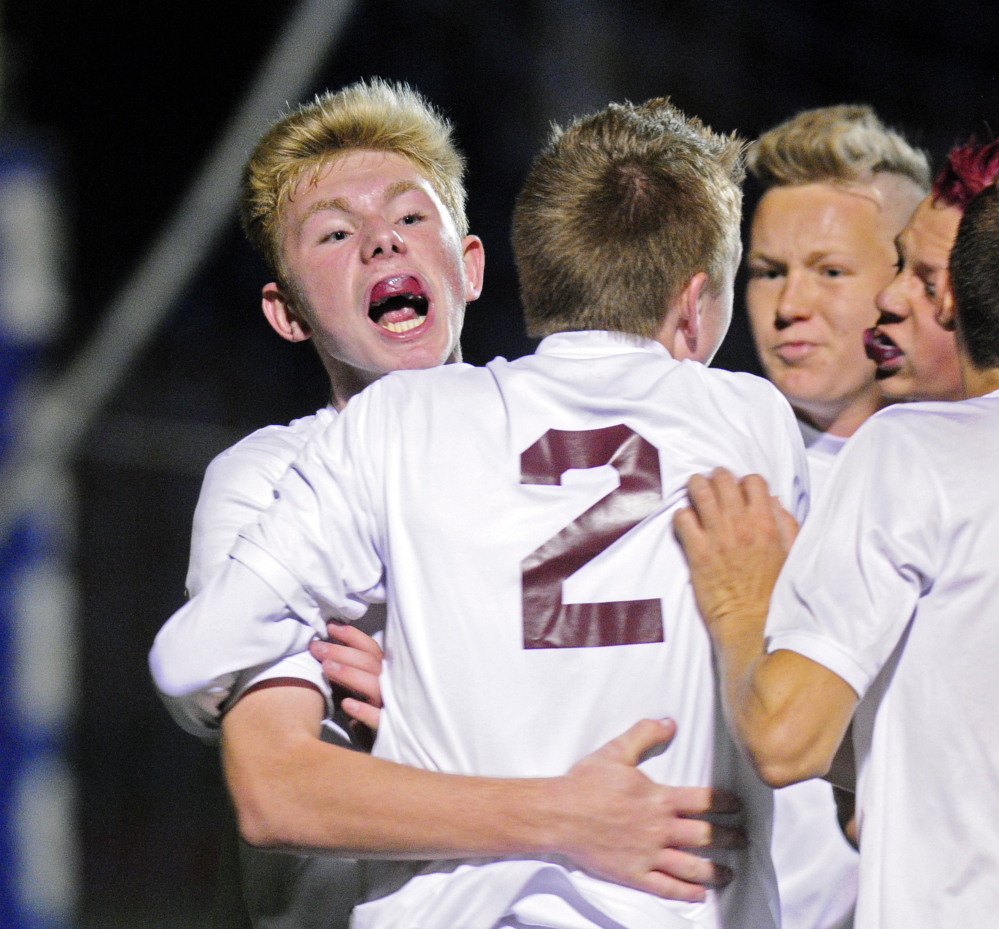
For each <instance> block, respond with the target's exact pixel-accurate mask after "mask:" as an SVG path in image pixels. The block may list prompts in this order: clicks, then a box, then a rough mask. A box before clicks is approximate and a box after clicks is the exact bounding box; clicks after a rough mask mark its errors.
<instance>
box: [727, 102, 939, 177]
mask: <svg viewBox="0 0 999 929" xmlns="http://www.w3.org/2000/svg"><path fill="white" fill-rule="evenodd" d="M746 160H747V166H748V168H749V171H750V173H751V174H752V175H753V177H755V178H756V179H757V180H758V181H759V182H760V183H761V184H762V185H763V186H764V187H765V188H768V189H769V188H770V187H788V186H792V185H794V184H813V183H820V182H822V181H832V182H836V181H840V182H844V183H865V182H869V181H870V180H871V178H872V177H873V176H874V175H875V174H881V173H886V174H896V175H899V176H901V177H906V178H909V180H911V181H913V182H914V183H915V184H916V185H918V187H919V188H920V189H921V190H923V191H926V190H928V189H929V186H930V166H929V162H928V161H927V158H926V153H925V152H922V151H920V150H919V149H917V148H914V147H913V146H912V145H910V144H909V143H908V142H907V141H906V140H905V138H904V137H903V136H902V135H901V134H900V133H898V132H895V131H894V130H891V129H888V128H887V127H886V126H885V125H884V123H882V122H881V120H880V119H878V115H877V113H875V112H874V110H873V109H872V108H871V107H869V106H865V105H853V104H841V105H839V106H823V107H818V108H817V109H814V110H805V111H803V112H801V113H798V115H797V116H794V117H793V118H791V119H789V120H787V122H784V123H781V124H780V125H779V126H775V127H774V128H773V129H771V130H769V131H768V132H765V133H763V135H761V136H760V137H759V139H758V140H757V141H756V142H754V143H753V144H752V145H751V146H750V147H749V151H748V152H747V157H746Z"/></svg>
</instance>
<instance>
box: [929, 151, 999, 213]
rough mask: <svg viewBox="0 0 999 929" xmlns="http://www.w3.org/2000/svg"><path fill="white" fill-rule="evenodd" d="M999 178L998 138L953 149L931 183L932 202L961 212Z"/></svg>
mask: <svg viewBox="0 0 999 929" xmlns="http://www.w3.org/2000/svg"><path fill="white" fill-rule="evenodd" d="M997 175H999V138H996V139H992V141H990V142H979V141H978V140H977V139H976V138H975V137H974V136H972V137H971V138H970V139H969V140H968V141H967V142H965V143H964V144H963V145H955V146H954V147H953V148H952V149H951V150H950V151H949V152H948V153H947V159H946V161H945V162H944V166H943V167H942V168H941V169H940V172H939V173H938V174H937V176H936V178H935V179H934V181H933V191H932V193H933V201H934V203H943V204H945V205H946V206H956V207H959V208H960V209H962V210H963V209H964V208H965V207H966V206H967V205H968V204H969V203H970V202H971V200H972V198H973V197H975V196H976V195H977V194H978V193H980V192H981V191H983V190H984V189H985V188H986V187H988V186H989V184H991V183H993V182H994V181H995V179H996V176H997Z"/></svg>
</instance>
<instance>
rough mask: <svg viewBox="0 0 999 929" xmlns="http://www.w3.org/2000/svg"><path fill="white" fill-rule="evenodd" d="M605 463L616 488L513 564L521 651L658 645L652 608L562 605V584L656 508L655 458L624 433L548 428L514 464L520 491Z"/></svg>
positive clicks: (650, 603)
mask: <svg viewBox="0 0 999 929" xmlns="http://www.w3.org/2000/svg"><path fill="white" fill-rule="evenodd" d="M606 464H609V465H611V466H612V467H613V468H615V469H616V470H617V472H618V474H619V475H620V477H621V484H620V486H619V487H618V488H617V489H616V490H613V491H611V493H609V494H607V496H606V497H603V498H601V499H600V500H598V501H597V502H596V503H595V504H593V506H591V507H590V508H589V509H588V510H587V511H586V512H585V513H583V514H582V515H581V516H579V517H577V518H576V519H574V520H573V521H572V522H571V523H570V524H569V525H568V526H566V527H565V528H564V529H563V530H562V531H561V532H559V533H558V535H555V536H553V537H552V538H550V539H549V540H548V541H547V542H545V543H544V544H543V545H542V546H541V547H540V548H538V549H537V550H536V551H534V552H532V553H531V554H530V555H529V556H528V557H527V558H525V559H524V561H523V562H522V563H521V569H522V579H523V591H524V648H593V647H595V646H602V645H635V644H638V643H642V642H662V641H663V619H662V607H661V605H660V601H659V600H658V599H656V600H621V601H618V602H615V603H569V604H566V603H563V602H562V582H563V581H564V580H565V579H566V578H567V577H569V576H570V575H572V574H574V573H575V572H576V571H578V570H579V569H580V568H581V567H582V566H583V565H584V564H586V563H587V562H588V561H590V560H592V559H593V558H595V557H596V556H597V555H599V554H600V552H602V551H604V549H606V548H607V547H608V546H609V545H611V544H612V543H614V542H616V541H617V540H618V539H620V538H621V537H622V536H623V535H624V534H625V533H626V532H628V530H629V529H632V528H633V527H634V526H636V525H638V523H640V522H641V521H642V520H643V519H644V518H645V517H646V516H648V515H649V514H650V513H653V512H655V510H656V509H657V508H658V507H659V506H660V505H661V504H662V479H661V477H660V474H659V451H658V449H656V447H655V446H653V445H651V444H649V442H647V441H646V440H645V439H643V438H642V437H641V436H640V435H639V434H638V433H637V432H635V431H634V430H632V429H630V428H629V427H628V426H625V425H623V424H622V425H619V426H608V427H607V428H605V429H586V430H580V431H576V432H567V431H563V430H561V429H549V430H548V431H547V432H546V433H545V434H544V435H543V436H542V437H541V438H540V439H538V441H537V442H535V443H534V444H533V445H532V446H531V447H530V448H529V449H527V451H526V452H524V453H523V454H522V455H521V457H520V482H521V483H522V484H559V483H561V481H562V475H563V474H564V473H565V472H566V471H568V470H569V469H570V468H596V467H599V466H601V465H606Z"/></svg>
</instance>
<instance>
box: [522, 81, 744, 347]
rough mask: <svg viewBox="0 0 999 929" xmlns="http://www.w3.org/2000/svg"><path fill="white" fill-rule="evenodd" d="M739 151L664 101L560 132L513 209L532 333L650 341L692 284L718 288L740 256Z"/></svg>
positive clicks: (617, 110)
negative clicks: (616, 335)
mask: <svg viewBox="0 0 999 929" xmlns="http://www.w3.org/2000/svg"><path fill="white" fill-rule="evenodd" d="M742 149H743V145H742V143H741V142H740V141H739V140H737V139H736V138H735V137H734V136H722V135H717V134H715V133H713V132H712V131H711V130H710V129H709V128H708V127H707V126H705V125H704V124H703V123H701V122H700V120H698V119H695V118H688V117H686V116H684V114H683V113H681V112H680V111H679V110H678V109H677V108H676V107H674V106H673V105H672V104H671V103H669V101H668V100H664V99H655V100H649V101H648V102H646V103H644V104H642V105H640V106H635V105H634V104H631V103H624V104H612V105H611V106H609V107H607V108H606V109H604V110H602V111H600V112H599V113H596V114H594V115H592V116H587V117H585V118H582V119H577V120H575V121H574V122H573V123H571V124H570V125H569V126H568V127H567V128H566V129H565V130H562V129H559V128H558V127H555V128H554V130H553V132H552V135H551V138H550V139H549V142H548V144H547V145H546V147H545V148H544V150H543V151H542V152H541V154H540V155H539V156H538V157H537V159H536V160H535V162H534V165H533V166H532V168H531V171H530V173H529V174H528V177H527V182H526V183H525V185H524V189H523V191H521V194H520V196H519V197H518V199H517V205H516V208H515V210H514V218H513V247H514V255H515V258H516V262H517V271H518V273H519V276H520V288H521V296H522V299H523V303H524V311H525V316H526V319H527V329H528V332H529V333H530V334H531V335H532V336H536V337H541V336H545V335H549V334H551V333H553V332H564V331H573V330H585V329H607V330H611V331H617V332H628V333H633V334H636V335H642V336H646V337H652V336H654V335H655V334H656V332H657V331H658V330H659V327H660V326H661V324H662V322H663V319H664V317H665V315H666V313H667V310H668V309H669V307H670V304H671V303H672V301H673V299H674V298H675V297H676V296H677V295H678V294H679V293H680V291H681V290H682V289H683V287H684V286H685V285H686V284H687V282H688V281H689V280H690V279H691V278H692V277H693V276H694V275H695V274H697V273H698V272H699V271H705V272H707V274H708V276H709V279H710V281H711V282H713V283H720V282H721V281H722V280H723V277H724V274H725V271H726V265H727V264H728V263H730V262H731V261H732V260H733V258H734V256H735V251H736V249H737V248H738V241H739V219H740V216H741V210H742V191H741V188H740V184H741V181H742V176H743V163H742Z"/></svg>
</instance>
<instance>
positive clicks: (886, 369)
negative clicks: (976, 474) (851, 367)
mask: <svg viewBox="0 0 999 929" xmlns="http://www.w3.org/2000/svg"><path fill="white" fill-rule="evenodd" d="M997 175H999V139H993V140H991V141H989V142H979V141H977V140H976V139H974V138H972V139H971V140H970V141H968V142H966V143H964V144H963V145H957V146H955V147H954V148H953V149H952V150H951V151H950V152H949V153H948V155H947V160H946V162H945V164H944V166H943V168H942V169H941V170H940V172H939V173H938V174H937V177H936V179H935V180H934V182H933V188H932V189H931V190H930V192H929V194H928V195H927V196H926V197H925V198H924V199H923V200H922V202H921V203H920V204H919V206H918V207H917V209H916V211H915V213H914V214H913V216H912V218H911V219H910V220H909V223H908V224H907V225H906V227H905V229H903V230H902V233H901V235H899V237H898V239H897V246H898V274H897V276H896V278H895V280H894V281H893V282H892V283H891V284H890V285H889V286H888V287H887V288H886V289H885V290H884V291H883V292H882V293H881V294H880V296H879V297H878V307H879V309H880V310H881V316H880V318H879V319H878V324H877V327H876V328H874V329H871V330H870V331H869V332H868V333H867V334H866V337H865V341H866V346H867V352H868V355H869V356H870V357H871V358H872V359H874V361H876V363H877V365H878V378H879V383H880V386H881V391H882V394H883V395H884V397H885V398H886V399H887V400H889V401H894V400H958V399H960V398H961V396H962V388H961V369H960V363H959V361H958V353H957V344H956V341H955V335H954V325H953V322H952V320H953V311H952V309H951V308H950V307H949V302H950V301H951V300H952V299H953V298H952V295H951V292H950V288H949V287H948V279H949V277H948V275H949V272H948V258H949V255H950V250H951V246H952V245H953V244H954V237H955V236H956V235H957V227H958V224H959V223H960V221H961V215H962V214H963V212H964V208H965V207H966V206H967V205H968V203H969V202H970V201H971V199H972V198H973V197H974V196H975V195H976V194H977V193H979V191H981V190H983V189H984V188H985V187H987V186H988V185H989V184H991V183H993V182H994V181H995V179H996V177H997Z"/></svg>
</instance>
